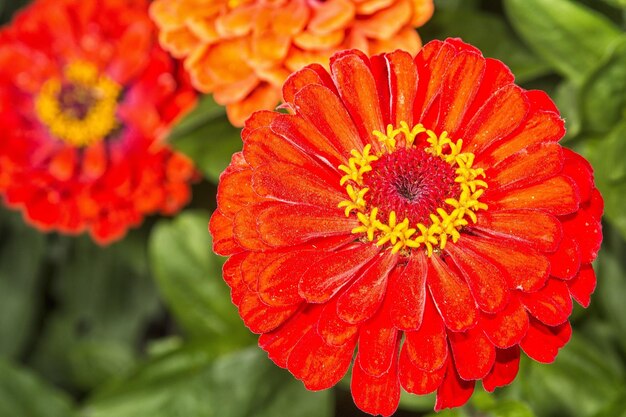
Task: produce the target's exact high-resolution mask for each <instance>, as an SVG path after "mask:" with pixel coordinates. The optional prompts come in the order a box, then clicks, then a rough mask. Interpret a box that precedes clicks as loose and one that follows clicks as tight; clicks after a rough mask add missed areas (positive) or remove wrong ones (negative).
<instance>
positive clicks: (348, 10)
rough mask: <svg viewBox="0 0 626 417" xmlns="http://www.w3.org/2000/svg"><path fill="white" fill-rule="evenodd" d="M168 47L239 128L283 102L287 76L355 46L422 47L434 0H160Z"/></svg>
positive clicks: (157, 15) (375, 49)
mask: <svg viewBox="0 0 626 417" xmlns="http://www.w3.org/2000/svg"><path fill="white" fill-rule="evenodd" d="M150 12H151V15H152V17H153V19H154V21H155V22H156V23H157V26H158V27H159V28H160V30H161V36H160V40H161V43H162V45H163V46H164V47H165V48H166V49H167V50H169V51H170V52H171V53H172V54H173V55H174V56H176V57H178V58H184V59H185V67H186V68H187V70H188V71H189V74H190V75H191V79H192V82H193V84H194V85H195V87H196V88H197V89H199V90H200V91H203V92H205V93H213V95H214V98H215V100H216V101H217V102H218V103H220V104H222V105H225V106H226V110H227V112H228V117H229V119H230V121H231V122H232V123H233V124H235V125H237V126H241V125H243V122H244V121H245V120H246V119H247V118H248V116H250V114H251V113H252V112H254V111H256V110H261V109H271V108H272V107H274V106H275V105H276V104H277V103H278V102H279V100H280V87H281V85H282V83H283V82H284V81H285V79H286V78H287V76H288V75H289V74H290V73H291V72H293V71H297V70H299V69H301V68H302V67H304V66H305V65H308V64H310V63H314V62H316V63H320V64H323V65H325V66H327V64H328V61H329V58H330V56H331V55H332V54H333V53H334V52H336V51H338V50H342V49H349V48H356V49H360V50H362V51H364V52H366V53H369V54H376V53H381V52H389V51H393V50H395V49H398V48H400V49H404V50H405V51H409V52H410V53H411V54H413V55H415V54H416V53H417V52H418V50H419V49H420V47H421V41H420V38H419V36H418V34H417V32H415V30H414V28H415V27H419V26H421V25H423V24H424V23H425V22H426V21H428V19H429V18H430V16H431V15H432V13H433V1H432V0H327V1H324V0H209V1H207V0H156V1H155V2H154V3H153V4H152V6H151V9H150Z"/></svg>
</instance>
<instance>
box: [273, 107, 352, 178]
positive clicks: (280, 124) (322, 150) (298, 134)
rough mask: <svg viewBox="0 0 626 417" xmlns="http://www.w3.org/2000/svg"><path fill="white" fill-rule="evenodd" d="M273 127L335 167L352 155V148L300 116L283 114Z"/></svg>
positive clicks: (279, 133) (276, 131)
mask: <svg viewBox="0 0 626 417" xmlns="http://www.w3.org/2000/svg"><path fill="white" fill-rule="evenodd" d="M271 129H272V131H273V132H274V133H276V134H277V135H280V136H282V137H284V138H286V139H287V140H288V141H289V142H291V143H293V144H295V145H296V146H298V147H299V148H301V149H302V150H303V151H305V152H306V153H307V154H308V155H316V156H318V159H319V160H320V161H323V160H327V161H328V163H329V165H330V167H332V168H334V169H337V167H338V166H339V165H341V164H345V163H346V162H347V159H348V158H349V156H350V149H344V148H343V147H342V146H341V145H338V144H336V143H333V142H332V141H330V140H329V138H327V137H326V136H324V135H322V134H321V133H320V132H319V131H318V130H317V129H316V128H315V126H314V125H311V124H310V123H309V122H308V121H307V120H304V119H303V118H302V117H300V116H296V115H291V114H281V115H279V116H278V117H277V118H276V119H275V120H274V122H273V123H272V126H271Z"/></svg>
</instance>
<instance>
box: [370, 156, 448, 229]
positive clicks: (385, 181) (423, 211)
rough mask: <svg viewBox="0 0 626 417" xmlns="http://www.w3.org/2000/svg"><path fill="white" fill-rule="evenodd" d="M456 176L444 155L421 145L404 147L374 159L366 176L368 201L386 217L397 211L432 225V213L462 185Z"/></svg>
mask: <svg viewBox="0 0 626 417" xmlns="http://www.w3.org/2000/svg"><path fill="white" fill-rule="evenodd" d="M455 178H456V174H455V173H454V168H453V167H452V166H451V165H450V164H447V163H446V162H445V161H443V160H442V159H441V158H438V157H435V156H432V155H430V154H428V153H426V152H425V151H424V149H421V148H416V147H411V148H400V149H398V150H397V151H395V152H393V153H387V154H383V155H382V156H380V157H379V158H378V160H376V161H374V162H372V170H371V171H370V172H368V173H367V174H365V175H364V176H363V185H364V187H366V188H368V189H369V192H368V193H367V194H366V195H365V200H366V201H367V203H368V204H369V205H371V206H374V207H378V209H379V213H380V214H381V215H382V217H384V218H388V217H389V214H390V213H391V212H392V211H395V212H396V215H397V216H398V217H399V218H401V219H403V218H407V219H409V223H410V224H418V223H424V224H430V223H431V222H430V218H429V214H430V213H432V212H434V211H435V210H436V209H437V207H440V206H442V205H443V204H444V202H445V200H446V198H448V197H449V196H450V195H453V193H454V192H455V190H456V189H457V188H458V185H457V184H456V183H455V182H454V179H455Z"/></svg>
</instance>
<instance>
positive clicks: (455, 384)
mask: <svg viewBox="0 0 626 417" xmlns="http://www.w3.org/2000/svg"><path fill="white" fill-rule="evenodd" d="M446 368H447V369H446V375H445V376H444V378H443V381H442V382H441V385H439V388H438V389H437V401H436V402H435V411H441V410H443V409H444V408H454V407H460V406H462V405H463V404H465V403H466V402H467V400H469V398H470V397H471V396H472V393H473V392H474V385H475V384H476V381H464V380H463V379H461V378H460V377H459V375H458V374H457V372H456V369H455V368H454V363H452V358H450V359H448V365H447V366H446Z"/></svg>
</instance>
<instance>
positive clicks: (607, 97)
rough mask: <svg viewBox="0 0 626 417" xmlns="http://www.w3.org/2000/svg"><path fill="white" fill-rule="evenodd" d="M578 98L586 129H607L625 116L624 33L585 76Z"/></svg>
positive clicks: (625, 58) (596, 130)
mask: <svg viewBox="0 0 626 417" xmlns="http://www.w3.org/2000/svg"><path fill="white" fill-rule="evenodd" d="M580 101H581V103H582V105H583V114H584V117H585V130H587V131H589V132H592V133H593V132H596V133H606V132H608V131H610V130H611V129H612V128H613V126H614V125H615V124H617V123H618V122H619V121H620V120H622V119H624V120H626V36H624V37H622V38H621V40H620V42H619V43H618V44H616V45H615V47H614V48H613V49H612V50H611V52H610V54H609V56H608V57H607V59H605V60H604V61H603V62H602V64H601V66H600V67H598V69H597V70H595V71H594V72H592V73H591V74H590V75H589V76H588V77H587V81H586V82H585V84H584V86H583V89H582V91H581V100H580Z"/></svg>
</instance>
